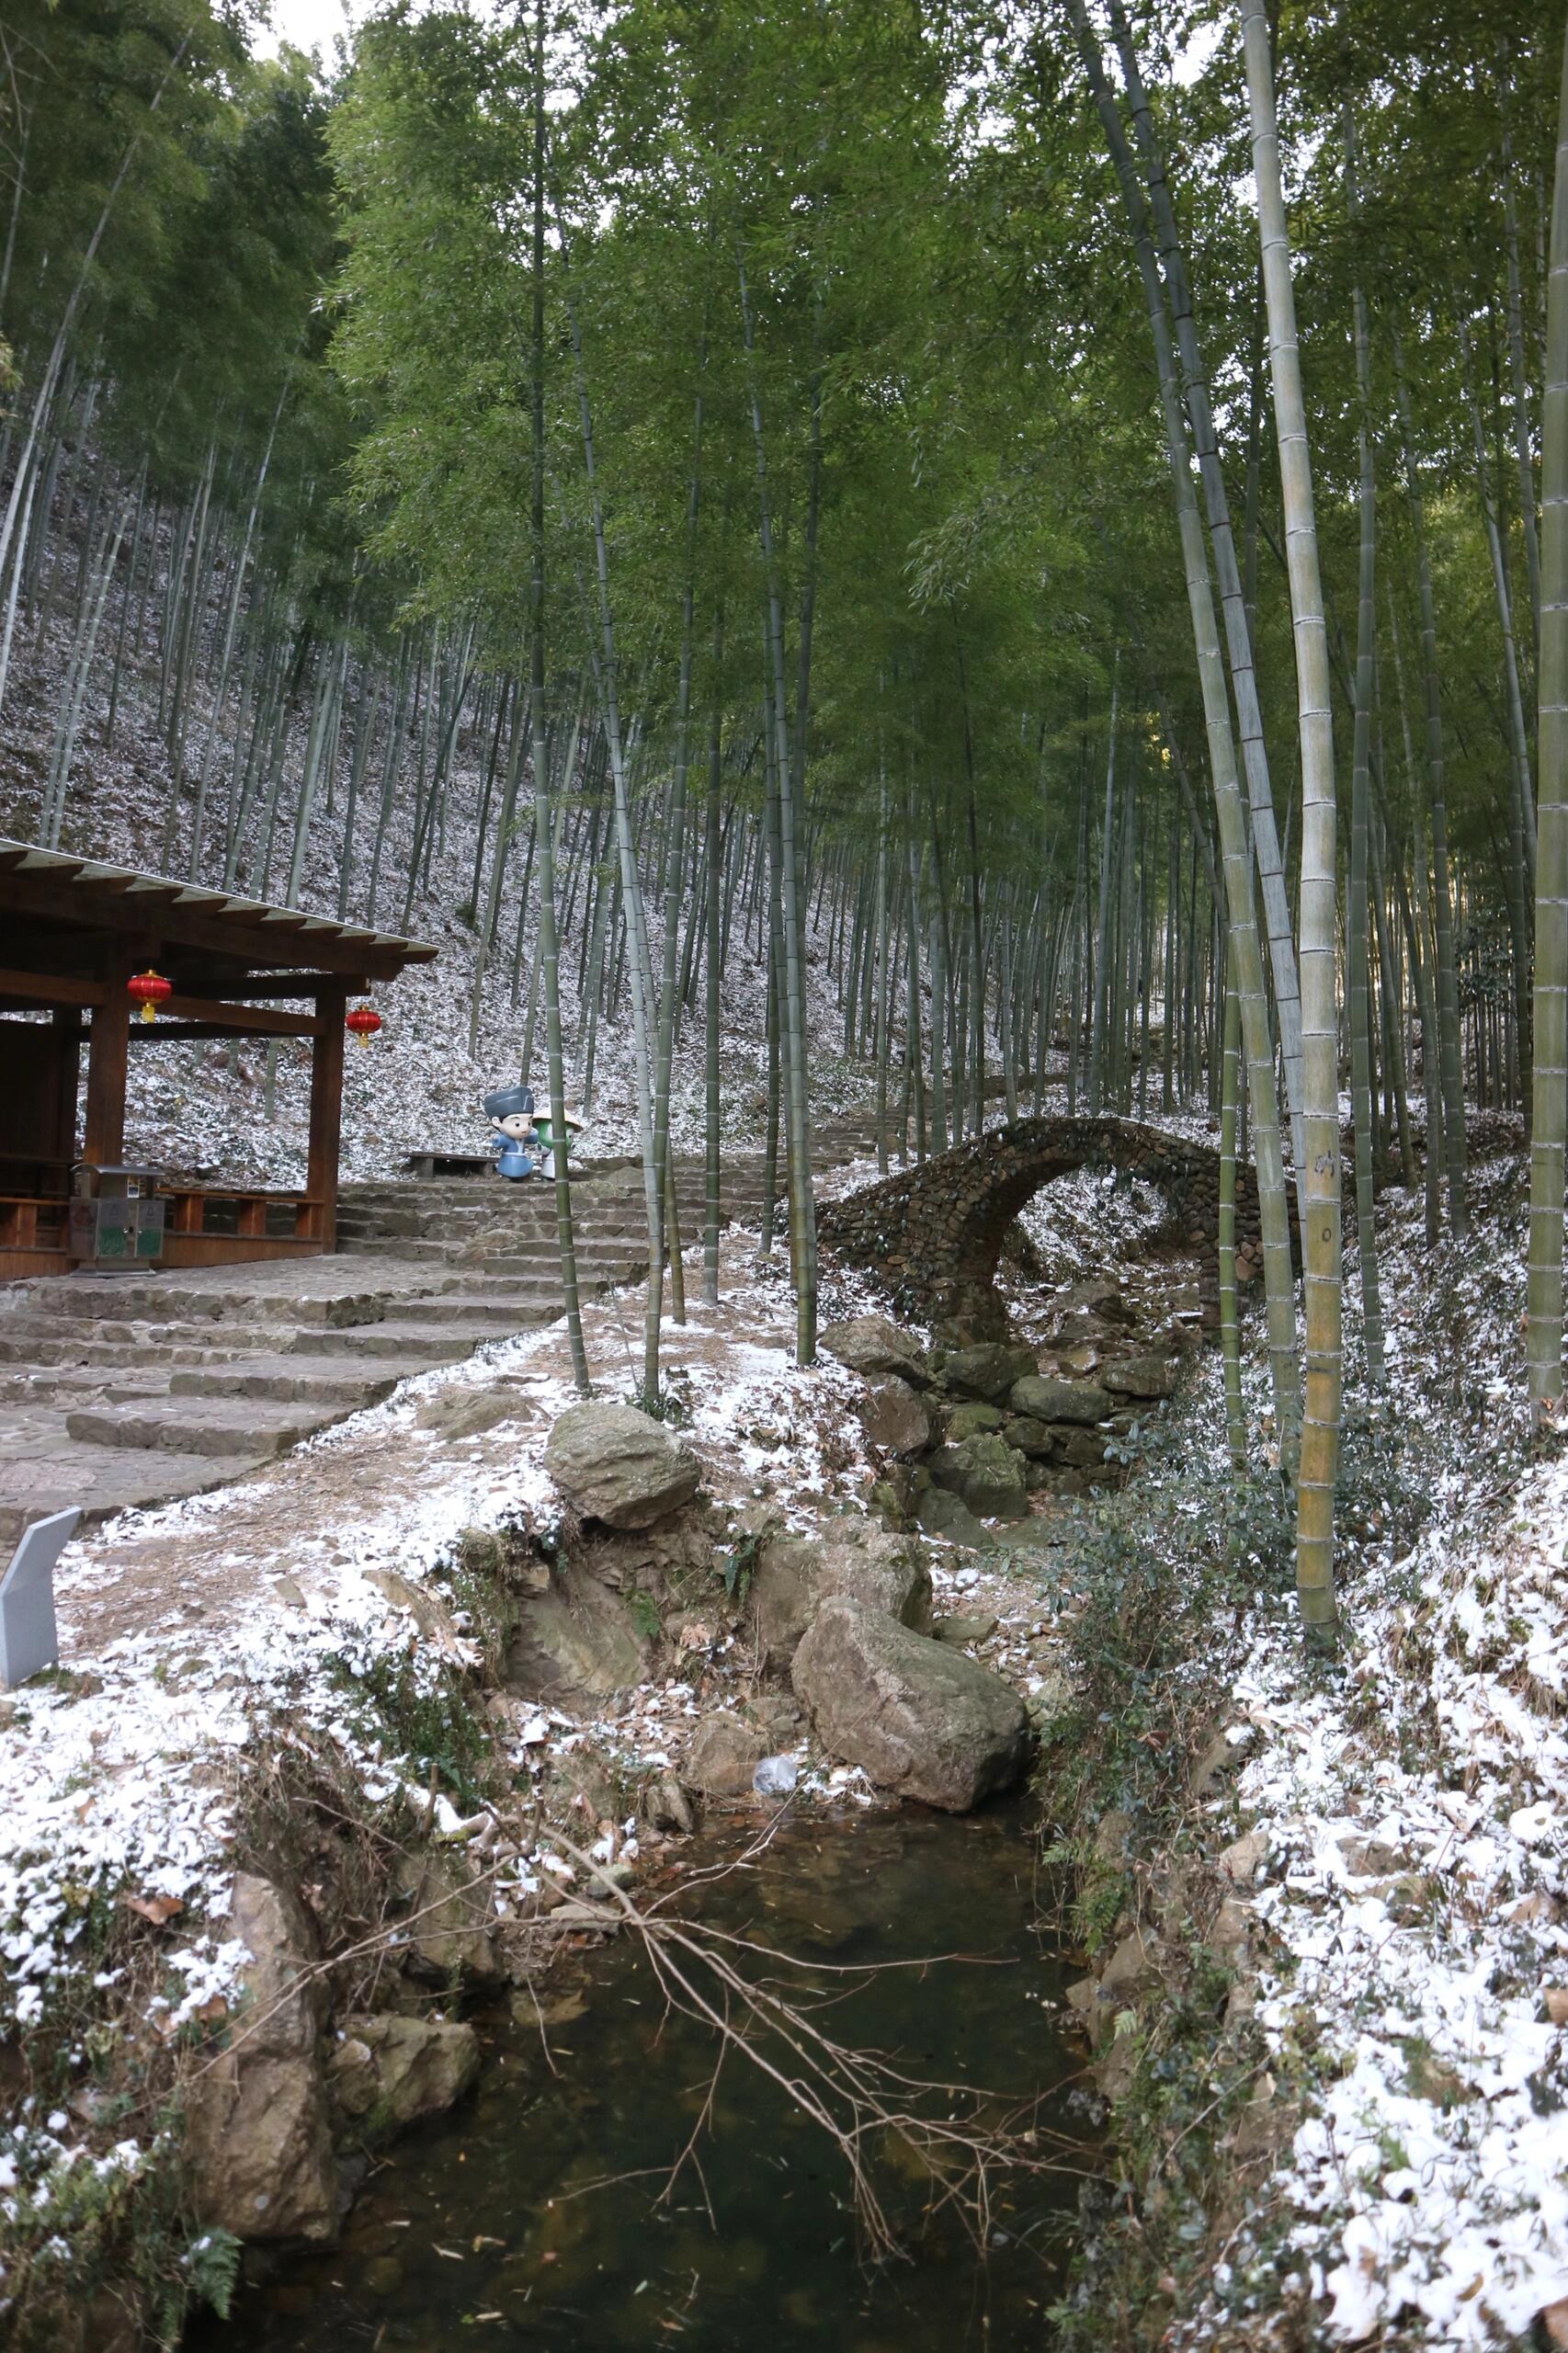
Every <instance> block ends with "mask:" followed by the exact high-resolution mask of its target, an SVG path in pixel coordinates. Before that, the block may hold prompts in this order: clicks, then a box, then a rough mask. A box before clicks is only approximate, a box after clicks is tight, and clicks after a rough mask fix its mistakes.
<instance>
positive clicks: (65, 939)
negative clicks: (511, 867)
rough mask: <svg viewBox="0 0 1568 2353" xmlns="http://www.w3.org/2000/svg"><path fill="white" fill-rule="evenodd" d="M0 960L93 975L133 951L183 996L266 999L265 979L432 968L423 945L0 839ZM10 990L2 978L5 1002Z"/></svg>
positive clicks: (370, 977) (382, 977) (25, 968)
mask: <svg viewBox="0 0 1568 2353" xmlns="http://www.w3.org/2000/svg"><path fill="white" fill-rule="evenodd" d="M0 919H3V921H4V933H3V937H0V964H3V965H4V966H5V967H7V968H9V969H10V970H11V971H12V972H31V973H35V974H51V975H56V976H61V977H65V978H75V979H81V980H89V981H90V980H96V979H97V978H99V977H100V976H101V974H102V972H103V971H104V968H105V965H106V962H107V961H111V960H112V961H122V960H123V958H124V957H125V955H126V954H127V953H130V954H131V955H132V956H134V957H135V958H137V959H141V958H142V957H143V956H145V957H147V958H149V959H152V960H153V961H156V960H159V959H161V960H163V961H164V962H165V963H167V964H168V965H169V966H170V968H171V971H172V972H173V975H174V977H175V979H176V982H177V983H178V984H179V985H180V986H181V987H182V988H183V989H185V990H186V991H187V993H199V994H203V995H214V994H217V993H220V992H222V991H228V992H229V993H231V994H234V995H251V996H265V995H267V978H268V975H273V974H277V975H281V974H288V975H290V979H291V980H292V981H293V983H294V985H292V986H291V987H290V988H289V989H287V991H286V992H285V993H286V994H289V995H298V994H301V990H300V988H299V985H298V983H299V981H300V980H301V979H302V978H305V977H307V976H309V975H312V974H323V975H330V976H331V977H332V978H334V979H339V980H345V981H347V982H348V983H350V984H352V983H354V982H359V983H369V982H370V981H389V980H393V979H395V978H396V976H397V974H398V973H399V972H402V971H403V967H404V966H405V965H407V964H426V963H429V962H430V961H432V959H433V958H434V957H435V956H436V955H437V952H438V951H437V949H435V948H434V947H432V946H430V945H429V944H428V943H427V942H426V941H424V940H418V939H404V938H400V937H399V936H398V935H397V934H396V933H394V932H389V931H370V930H367V929H365V928H364V927H363V926H360V925H358V924H349V923H335V922H333V921H332V920H330V919H329V918H328V917H326V916H324V915H307V914H305V913H304V912H303V911H302V910H301V909H300V908H298V907H278V906H269V905H267V904H265V903H264V902H262V901H261V900H258V899H247V898H244V897H242V896H240V895H239V894H238V893H237V892H232V891H213V890H209V889H207V888H205V887H203V886H200V885H199V884H196V883H193V882H181V881H177V880H176V878H174V877H172V876H170V875H166V874H142V873H140V872H139V871H138V870H136V869H135V868H134V867H130V866H112V865H109V864H108V863H107V862H106V861H105V860H103V859H101V858H80V857H77V856H75V855H74V853H72V852H68V851H61V850H47V849H38V848H35V847H32V846H31V845H30V844H28V843H27V842H17V841H10V840H7V839H6V837H5V836H4V835H0ZM4 994H5V983H4V977H3V974H0V995H4Z"/></svg>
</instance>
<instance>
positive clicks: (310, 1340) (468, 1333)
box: [290, 1302, 561, 1371]
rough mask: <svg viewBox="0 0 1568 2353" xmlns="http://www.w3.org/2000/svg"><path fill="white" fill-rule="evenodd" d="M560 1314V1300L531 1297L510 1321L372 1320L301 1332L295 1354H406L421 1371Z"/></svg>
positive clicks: (456, 1361) (458, 1358)
mask: <svg viewBox="0 0 1568 2353" xmlns="http://www.w3.org/2000/svg"><path fill="white" fill-rule="evenodd" d="M560 1313H561V1310H560V1307H559V1305H551V1306H550V1307H547V1308H539V1309H536V1308H534V1307H532V1306H530V1305H528V1303H527V1302H519V1303H518V1306H517V1309H516V1311H515V1312H514V1313H513V1314H512V1317H511V1319H510V1323H509V1324H503V1325H496V1324H452V1325H449V1326H442V1325H438V1324H402V1323H399V1324H392V1323H387V1324H368V1325H364V1326H362V1327H361V1328H360V1329H358V1331H351V1332H320V1333H317V1332H312V1333H310V1334H309V1335H306V1334H303V1333H301V1336H300V1338H299V1339H298V1341H297V1342H296V1343H295V1347H294V1349H293V1350H291V1351H290V1353H291V1354H293V1353H298V1354H301V1355H302V1354H304V1353H306V1352H307V1351H308V1352H309V1353H310V1354H312V1355H321V1356H330V1357H365V1358H377V1357H407V1358H415V1357H416V1358H418V1359H419V1363H420V1370H422V1371H430V1370H434V1368H435V1367H436V1366H437V1365H443V1364H460V1363H461V1362H462V1360H463V1358H465V1357H471V1356H472V1354H473V1352H474V1350H475V1348H477V1347H480V1346H481V1345H482V1344H483V1342H484V1341H486V1340H494V1339H497V1338H499V1337H501V1336H503V1335H504V1333H505V1332H506V1330H507V1329H511V1330H514V1331H519V1332H521V1331H525V1330H529V1329H531V1328H532V1327H533V1326H534V1325H536V1324H552V1323H553V1322H554V1321H555V1318H556V1316H557V1315H559V1314H560Z"/></svg>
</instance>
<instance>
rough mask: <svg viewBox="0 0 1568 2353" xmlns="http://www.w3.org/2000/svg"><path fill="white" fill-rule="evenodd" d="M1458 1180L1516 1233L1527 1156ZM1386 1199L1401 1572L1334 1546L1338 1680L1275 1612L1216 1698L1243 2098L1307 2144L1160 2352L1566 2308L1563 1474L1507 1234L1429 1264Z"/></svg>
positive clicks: (1467, 2334) (1364, 1550) (1410, 1201)
mask: <svg viewBox="0 0 1568 2353" xmlns="http://www.w3.org/2000/svg"><path fill="white" fill-rule="evenodd" d="M1475 1175H1476V1180H1477V1185H1478V1188H1479V1189H1481V1190H1482V1191H1483V1193H1486V1194H1488V1195H1490V1196H1491V1197H1492V1202H1493V1206H1494V1208H1495V1209H1501V1210H1503V1211H1505V1212H1506V1210H1507V1207H1508V1204H1509V1201H1510V1198H1511V1197H1513V1198H1515V1199H1517V1164H1514V1165H1491V1166H1483V1167H1481V1168H1479V1169H1478V1170H1477V1171H1476V1172H1475ZM1391 1204H1392V1206H1391V1213H1390V1215H1389V1217H1388V1218H1387V1220H1386V1222H1384V1224H1383V1230H1382V1232H1381V1236H1380V1242H1381V1274H1382V1300H1383V1309H1384V1314H1385V1318H1386V1319H1387V1324H1388V1337H1389V1345H1388V1358H1389V1374H1390V1385H1389V1397H1388V1401H1387V1404H1386V1405H1385V1406H1383V1407H1381V1409H1380V1411H1381V1415H1383V1416H1384V1427H1385V1428H1386V1429H1387V1430H1388V1431H1390V1432H1392V1430H1393V1428H1394V1427H1401V1428H1403V1429H1404V1430H1405V1431H1414V1432H1415V1433H1416V1434H1417V1435H1416V1438H1415V1442H1414V1448H1413V1454H1412V1461H1410V1462H1407V1463H1406V1464H1405V1465H1404V1467H1403V1469H1402V1470H1401V1472H1400V1473H1399V1475H1400V1476H1402V1477H1403V1478H1408V1477H1410V1476H1411V1475H1412V1469H1413V1467H1416V1468H1418V1472H1419V1475H1420V1476H1421V1478H1422V1480H1423V1482H1424V1483H1425V1484H1426V1491H1427V1495H1428V1500H1429V1504H1430V1514H1429V1517H1428V1518H1427V1519H1426V1526H1425V1528H1424V1529H1423V1532H1422V1533H1421V1535H1420V1537H1419V1539H1418V1540H1417V1541H1416V1543H1415V1547H1414V1549H1413V1550H1410V1551H1408V1552H1403V1554H1402V1555H1401V1557H1398V1558H1391V1557H1390V1552H1391V1551H1392V1549H1393V1548H1391V1547H1389V1546H1388V1545H1387V1544H1386V1543H1385V1542H1384V1540H1383V1539H1382V1534H1381V1530H1380V1529H1379V1528H1378V1527H1377V1525H1376V1522H1375V1518H1374V1519H1373V1521H1372V1522H1371V1523H1370V1524H1369V1527H1368V1528H1367V1529H1366V1530H1365V1542H1364V1544H1363V1545H1362V1546H1360V1547H1358V1545H1357V1544H1356V1542H1355V1541H1354V1540H1352V1541H1351V1543H1350V1544H1349V1545H1348V1546H1347V1547H1346V1557H1345V1559H1344V1561H1343V1566H1342V1575H1343V1580H1344V1589H1343V1592H1342V1609H1343V1631H1344V1635H1345V1651H1346V1663H1345V1672H1344V1674H1343V1676H1342V1677H1331V1678H1329V1679H1327V1680H1324V1681H1319V1682H1317V1683H1315V1684H1314V1682H1313V1679H1312V1677H1310V1676H1308V1675H1307V1674H1306V1673H1305V1672H1304V1670H1303V1664H1302V1656H1301V1645H1300V1642H1299V1638H1298V1634H1297V1630H1296V1627H1295V1625H1294V1623H1293V1622H1290V1621H1287V1622H1284V1623H1279V1622H1278V1621H1276V1622H1275V1623H1274V1624H1272V1625H1270V1626H1267V1627H1264V1628H1261V1629H1260V1630H1259V1631H1258V1633H1257V1635H1256V1641H1255V1643H1254V1645H1253V1647H1252V1652H1251V1656H1250V1658H1249V1660H1248V1661H1247V1663H1246V1665H1244V1668H1243V1670H1242V1672H1241V1674H1240V1676H1239V1677H1238V1679H1237V1681H1236V1684H1235V1687H1234V1700H1235V1711H1236V1716H1237V1719H1238V1722H1240V1723H1241V1724H1243V1725H1244V1726H1246V1727H1250V1728H1251V1731H1250V1738H1251V1740H1252V1742H1253V1744H1254V1745H1252V1747H1251V1749H1250V1752H1249V1754H1248V1757H1247V1761H1246V1763H1245V1765H1244V1768H1243V1770H1242V1773H1241V1777H1240V1780H1239V1785H1238V1788H1237V1790H1236V1794H1235V1801H1234V1802H1235V1803H1236V1804H1238V1805H1239V1807H1240V1810H1241V1819H1242V1823H1243V1824H1245V1825H1247V1826H1248V1830H1249V1835H1248V1836H1246V1837H1245V1838H1244V1841H1243V1843H1242V1845H1241V1846H1240V1847H1239V1848H1238V1849H1237V1850H1236V1856H1237V1859H1236V1863H1235V1870H1236V1873H1237V1876H1238V1879H1239V1881H1240V1885H1239V1889H1238V1895H1239V1900H1240V1901H1241V1902H1242V1903H1244V1904H1246V1903H1250V1907H1251V1915H1252V1927H1253V1951H1254V1957H1255V1959H1256V1961H1257V1963H1258V1965H1259V1968H1260V1972H1261V1973H1260V1977H1259V1980H1258V1984H1257V2009H1256V2018H1257V2021H1258V2023H1259V2025H1260V2027H1261V2029H1262V2031H1263V2035H1264V2038H1265V2041H1266V2045H1267V2053H1268V2061H1267V2064H1268V2080H1266V2081H1265V2082H1263V2083H1262V2084H1261V2085H1260V2086H1259V2091H1260V2093H1261V2095H1262V2096H1263V2097H1264V2099H1265V2101H1266V2102H1268V2101H1274V2102H1280V2103H1284V2104H1286V2111H1287V2113H1289V2112H1290V2109H1291V2106H1292V2104H1293V2106H1294V2108H1295V2109H1296V2110H1297V2111H1298V2113H1299V2122H1298V2124H1297V2129H1296V2130H1295V2131H1294V2134H1293V2137H1291V2138H1290V2139H1289V2140H1288V2141H1287V2143H1286V2146H1285V2148H1284V2150H1283V2152H1282V2154H1281V2158H1280V2162H1279V2165H1278V2169H1277V2171H1276V2172H1275V2174H1274V2176H1273V2177H1272V2178H1271V2179H1270V2180H1269V2181H1268V2182H1267V2184H1266V2185H1265V2186H1264V2188H1262V2190H1261V2191H1260V2192H1258V2193H1257V2194H1256V2196H1255V2197H1253V2198H1251V2199H1250V2200H1249V2212H1248V2217H1247V2219H1246V2221H1245V2222H1244V2223H1243V2224H1242V2225H1241V2227H1240V2228H1239V2229H1238V2231H1237V2232H1236V2234H1235V2236H1234V2238H1233V2243H1232V2244H1231V2245H1230V2246H1229V2248H1228V2249H1227V2252H1226V2256H1225V2260H1224V2262H1223V2263H1222V2264H1221V2267H1220V2268H1219V2270H1218V2271H1217V2273H1216V2275H1215V2279H1214V2282H1213V2288H1212V2292H1211V2295H1210V2300H1209V2302H1207V2304H1206V2306H1205V2308H1204V2310H1203V2311H1202V2313H1200V2314H1199V2316H1198V2317H1197V2318H1196V2319H1195V2320H1193V2321H1191V2322H1190V2323H1188V2324H1187V2325H1186V2326H1185V2327H1183V2328H1182V2329H1180V2330H1178V2331H1177V2332H1176V2334H1175V2336H1174V2337H1173V2341H1174V2342H1180V2343H1182V2344H1185V2345H1190V2346H1195V2347H1196V2346H1199V2345H1201V2344H1204V2343H1206V2342H1207V2341H1209V2338H1210V2336H1211V2335H1213V2334H1214V2333H1216V2332H1217V2331H1219V2330H1221V2327H1222V2326H1225V2325H1228V2326H1229V2327H1230V2328H1231V2329H1232V2330H1233V2329H1234V2326H1235V2324H1236V2320H1237V2317H1238V2316H1244V2315H1247V2314H1251V2315H1253V2322H1252V2325H1253V2327H1254V2328H1255V2330H1256V2334H1255V2335H1253V2336H1249V2338H1248V2340H1247V2341H1248V2342H1249V2343H1256V2345H1258V2346H1259V2347H1262V2346H1265V2345H1267V2344H1270V2343H1274V2342H1276V2341H1278V2342H1280V2343H1290V2344H1292V2345H1294V2344H1296V2343H1298V2342H1299V2341H1301V2340H1300V2337H1299V2336H1298V2335H1297V2334H1295V2333H1293V2332H1294V2331H1295V2330H1297V2329H1298V2328H1299V2327H1300V2326H1301V2325H1302V2323H1303V2322H1304V2324H1305V2325H1306V2326H1307V2328H1308V2329H1309V2330H1310V2331H1311V2332H1312V2341H1318V2333H1319V2332H1321V2336H1322V2340H1323V2341H1324V2342H1326V2343H1330V2344H1355V2343H1361V2342H1368V2343H1381V2342H1383V2341H1384V2340H1385V2337H1392V2336H1394V2335H1396V2334H1397V2341H1398V2342H1399V2343H1400V2344H1401V2345H1405V2344H1411V2345H1415V2344H1429V2345H1433V2346H1443V2347H1485V2346H1495V2345H1498V2344H1501V2343H1504V2342H1511V2341H1513V2340H1514V2339H1515V2338H1516V2337H1518V2336H1522V2334H1523V2333H1524V2332H1526V2331H1527V2330H1528V2327H1529V2325H1530V2324H1531V2322H1532V2320H1533V2319H1534V2318H1535V2317H1536V2316H1537V2315H1538V2314H1540V2313H1542V2312H1543V2311H1545V2310H1547V2309H1548V2308H1550V2307H1551V2306H1552V2305H1554V2304H1558V2303H1560V2302H1562V2300H1563V2299H1568V2039H1565V2036H1564V2031H1563V2029H1564V2027H1565V2026H1568V1730H1565V1726H1564V1722H1563V1717H1562V1710H1563V1703H1564V1699H1565V1696H1568V1587H1565V1584H1564V1575H1563V1558H1564V1550H1563V1548H1564V1541H1565V1540H1568V1462H1565V1461H1563V1460H1562V1457H1561V1456H1560V1455H1559V1453H1558V1452H1557V1449H1556V1448H1555V1446H1553V1448H1552V1449H1551V1453H1550V1456H1549V1458H1548V1459H1545V1460H1541V1461H1535V1462H1533V1463H1528V1465H1527V1466H1526V1467H1524V1468H1523V1470H1522V1475H1517V1473H1518V1471H1519V1465H1520V1463H1521V1461H1522V1457H1523V1450H1524V1439H1525V1417H1524V1412H1523V1405H1522V1399H1523V1394H1524V1383H1523V1370H1522V1349H1521V1347H1520V1344H1519V1320H1520V1311H1521V1308H1522V1305H1523V1271H1522V1265H1521V1257H1520V1247H1519V1232H1518V1228H1517V1222H1516V1221H1515V1220H1514V1219H1512V1218H1511V1217H1509V1216H1508V1215H1506V1213H1505V1215H1504V1218H1503V1222H1502V1223H1501V1224H1499V1223H1498V1222H1496V1221H1495V1219H1494V1220H1491V1221H1487V1222H1482V1223H1480V1224H1479V1225H1478V1230H1477V1235H1476V1238H1475V1239H1474V1240H1473V1241H1472V1242H1471V1243H1470V1244H1469V1245H1464V1246H1463V1247H1462V1248H1460V1247H1457V1246H1456V1245H1452V1244H1445V1245H1442V1246H1441V1247H1440V1248H1439V1249H1437V1250H1436V1251H1432V1250H1429V1249H1428V1247H1427V1245H1426V1242H1425V1239H1424V1237H1423V1234H1422V1230H1421V1222H1420V1210H1419V1201H1418V1199H1415V1198H1414V1197H1405V1198H1403V1199H1402V1197H1400V1196H1397V1195H1395V1196H1392V1197H1391ZM1352 1266H1353V1256H1352V1258H1351V1259H1347V1273H1346V1290H1347V1294H1348V1293H1349V1291H1350V1290H1351V1273H1350V1269H1351V1267H1352ZM1350 1320H1351V1321H1352V1323H1353V1324H1357V1325H1358V1322H1359V1319H1358V1316H1355V1315H1353V1316H1352V1317H1351V1319H1350ZM1358 1371H1359V1351H1358V1350H1356V1351H1354V1352H1353V1365H1352V1376H1353V1380H1354V1379H1355V1378H1357V1377H1358ZM1211 1377H1212V1376H1211ZM1216 1393H1217V1392H1216ZM1358 1550H1359V1551H1360V1552H1361V1562H1360V1564H1359V1565H1358V1561H1357V1553H1358ZM1248 1736H1249V1735H1247V1734H1244V1737H1248ZM1232 1803H1233V1801H1232V1800H1231V1799H1229V1798H1226V1799H1217V1800H1214V1801H1212V1802H1211V1804H1212V1809H1213V1811H1214V1812H1215V1813H1216V1814H1217V1815H1219V1816H1220V1817H1221V1820H1223V1818H1224V1817H1226V1816H1227V1815H1228V1814H1229V1813H1230V1810H1231V1806H1232ZM1281 2295H1282V2296H1283V2299H1284V2302H1285V2304H1286V2306H1287V2308H1288V2309H1289V2310H1291V2311H1292V2313H1293V2317H1292V2318H1291V2319H1290V2321H1289V2322H1287V2323H1285V2324H1283V2325H1282V2334H1281V2335H1280V2336H1278V2340H1277V2338H1276V2335H1275V2328H1276V2325H1278V2314H1277V2307H1278V2302H1279V2299H1280V2297H1281ZM1271 2313H1273V2314H1275V2319H1273V2320H1271V2319H1269V2318H1268V2317H1267V2315H1269V2314H1271ZM1565 2316H1568V2315H1564V2314H1562V2313H1560V2314H1558V2315H1557V2316H1556V2319H1555V2322H1554V2325H1556V2326H1558V2327H1561V2325H1562V2320H1563V2318H1564V2317H1565ZM1225 2341H1226V2342H1227V2343H1232V2342H1234V2341H1235V2339H1234V2336H1233V2335H1230V2336H1226V2339H1225ZM1551 2341H1552V2342H1561V2341H1562V2337H1561V2336H1554V2337H1553V2338H1552V2339H1551Z"/></svg>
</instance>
